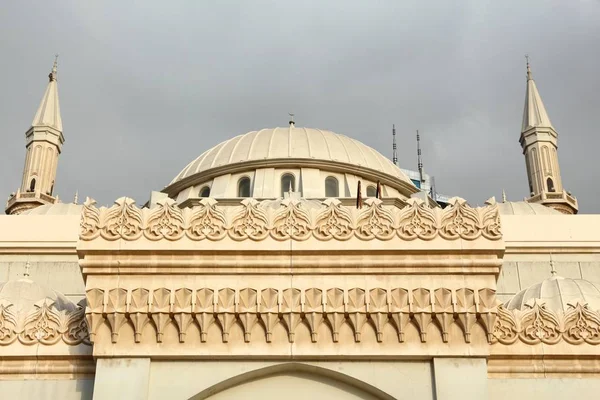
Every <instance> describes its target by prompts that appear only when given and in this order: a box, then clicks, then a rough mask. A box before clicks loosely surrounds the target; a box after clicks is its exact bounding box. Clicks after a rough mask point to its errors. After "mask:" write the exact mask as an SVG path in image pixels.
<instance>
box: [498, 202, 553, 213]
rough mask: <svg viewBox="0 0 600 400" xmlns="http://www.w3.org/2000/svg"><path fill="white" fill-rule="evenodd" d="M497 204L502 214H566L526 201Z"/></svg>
mask: <svg viewBox="0 0 600 400" xmlns="http://www.w3.org/2000/svg"><path fill="white" fill-rule="evenodd" d="M496 204H498V212H499V213H500V215H564V214H563V213H561V212H560V211H557V210H555V209H554V208H550V207H546V206H543V205H541V204H537V203H528V202H526V201H505V202H503V203H496Z"/></svg>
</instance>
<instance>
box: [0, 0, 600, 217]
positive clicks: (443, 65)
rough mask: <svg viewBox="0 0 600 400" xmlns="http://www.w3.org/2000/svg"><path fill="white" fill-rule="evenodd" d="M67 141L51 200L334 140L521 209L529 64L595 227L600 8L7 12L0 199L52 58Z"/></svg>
mask: <svg viewBox="0 0 600 400" xmlns="http://www.w3.org/2000/svg"><path fill="white" fill-rule="evenodd" d="M55 53H60V58H59V93H60V102H61V109H62V118H63V125H64V134H65V138H66V142H65V145H64V147H63V153H62V155H61V158H60V163H59V170H58V179H57V186H56V192H57V193H58V194H59V195H60V197H61V198H62V199H64V200H65V201H66V200H70V199H72V197H73V193H74V192H75V190H76V189H78V190H79V194H80V198H84V197H85V196H90V197H94V198H96V199H97V200H98V202H99V203H101V204H110V203H112V201H113V200H115V199H116V198H118V197H121V196H124V195H127V196H130V197H133V198H135V199H136V200H137V202H138V203H143V202H145V201H146V200H147V199H148V197H149V194H150V191H151V190H160V189H162V188H163V187H164V186H165V185H167V184H168V183H169V182H170V180H171V179H172V178H173V177H174V176H175V175H176V174H177V173H178V172H179V171H180V170H181V169H182V168H183V167H184V166H185V165H186V164H187V163H188V162H189V161H191V160H192V159H194V158H195V157H197V156H198V155H199V154H200V153H202V152H203V151H204V150H206V149H207V148H209V147H211V146H213V145H215V144H217V143H219V142H221V141H223V140H225V139H228V138H230V137H232V136H235V135H238V134H241V133H245V132H247V131H251V130H255V129H260V128H263V127H274V126H285V125H286V124H287V120H288V116H287V113H288V112H289V111H293V112H295V113H296V115H297V117H296V119H297V121H298V125H299V126H309V127H314V128H323V129H330V130H333V131H334V132H338V133H343V134H346V135H348V136H351V137H354V138H356V139H358V140H361V141H363V142H364V143H366V144H367V145H369V146H372V147H374V148H375V149H377V150H379V151H380V152H381V153H383V154H385V155H387V156H391V126H392V123H395V124H396V128H397V132H398V135H399V137H398V140H399V159H400V165H401V167H404V168H411V169H414V168H415V167H416V152H415V142H414V134H415V133H414V132H415V129H417V128H418V129H420V131H421V132H422V133H423V135H422V136H423V148H424V149H423V153H424V163H425V169H426V171H427V172H429V173H430V174H433V175H435V177H436V182H437V187H438V191H439V192H442V193H446V194H449V195H460V196H462V197H465V198H466V199H467V200H469V201H470V202H471V204H482V203H483V202H484V201H485V200H486V199H487V198H488V197H490V196H494V195H495V196H496V197H497V198H500V196H501V191H502V188H504V189H505V190H506V192H507V194H508V197H509V199H511V200H522V199H523V197H524V196H526V195H527V178H526V173H525V166H524V160H523V155H522V153H521V148H520V146H519V143H518V138H519V133H520V127H521V118H522V110H523V101H524V96H525V60H524V54H525V53H529V54H530V56H531V62H532V68H533V73H534V78H535V79H536V82H537V84H538V88H539V90H540V92H541V95H542V98H543V100H544V103H545V105H546V108H547V109H548V112H549V114H550V118H551V119H552V122H553V124H554V126H555V128H556V129H557V130H558V132H559V159H560V164H561V168H562V178H563V184H564V186H565V187H566V188H567V189H568V190H570V191H572V192H573V194H575V195H576V196H577V197H578V199H579V204H580V210H581V212H585V213H599V212H600V200H599V198H600V184H599V182H600V157H599V156H598V149H600V131H599V127H600V120H599V119H600V78H599V72H598V71H600V1H598V0H587V1H583V0H582V1H575V0H571V1H563V0H553V1H550V0H540V1H527V2H524V1H484V0H473V1H460V2H451V1H438V2H435V1H428V2H423V1H414V2H409V1H396V0H394V1H349V0H340V1H322V0H321V1H293V2H292V1H281V0H279V1H243V2H242V1H218V2H209V1H203V2H200V1H187V2H184V1H180V2H171V1H170V2H165V1H143V2H134V1H114V2H112V3H111V4H110V5H108V2H89V1H77V0H73V1H60V2H56V1H55V2H37V1H36V2H34V1H18V2H16V1H15V2H5V4H4V5H3V6H2V10H1V11H0V54H2V63H0V74H1V75H0V76H1V77H2V80H3V84H2V86H3V91H2V96H1V97H0V102H1V103H0V121H1V129H2V137H3V139H4V141H3V145H2V146H1V147H0V163H1V167H2V179H1V180H0V195H2V196H5V197H4V198H6V197H7V196H8V195H9V193H10V192H12V191H15V190H16V189H17V187H18V186H19V185H20V180H21V173H22V168H23V162H24V155H25V149H24V144H25V139H24V133H25V131H26V129H27V128H28V127H29V125H30V123H31V119H32V118H33V115H34V113H35V111H36V108H37V107H38V104H39V101H40V98H41V96H42V94H43V91H44V89H45V85H46V82H47V74H48V72H49V71H50V67H51V65H52V60H53V56H54V54H55Z"/></svg>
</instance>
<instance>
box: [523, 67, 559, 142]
mask: <svg viewBox="0 0 600 400" xmlns="http://www.w3.org/2000/svg"><path fill="white" fill-rule="evenodd" d="M533 127H544V128H553V126H552V122H550V117H548V113H547V112H546V107H544V103H543V102H542V97H541V96H540V93H539V92H538V89H537V86H536V85H535V81H534V80H533V77H532V76H531V68H530V67H529V63H527V92H526V93H525V108H524V109H523V126H522V129H521V132H525V131H526V130H527V129H529V128H533Z"/></svg>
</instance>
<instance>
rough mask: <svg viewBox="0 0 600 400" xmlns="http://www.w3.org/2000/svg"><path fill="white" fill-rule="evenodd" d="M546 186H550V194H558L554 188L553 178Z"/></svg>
mask: <svg viewBox="0 0 600 400" xmlns="http://www.w3.org/2000/svg"><path fill="white" fill-rule="evenodd" d="M546 185H547V186H548V191H549V192H556V189H555V188H554V182H552V178H548V180H547V181H546Z"/></svg>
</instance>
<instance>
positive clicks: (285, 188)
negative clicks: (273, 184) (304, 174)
mask: <svg viewBox="0 0 600 400" xmlns="http://www.w3.org/2000/svg"><path fill="white" fill-rule="evenodd" d="M289 191H292V192H295V191H296V177H295V176H294V175H292V174H285V175H283V176H282V177H281V197H285V196H284V193H287V192H289Z"/></svg>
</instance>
